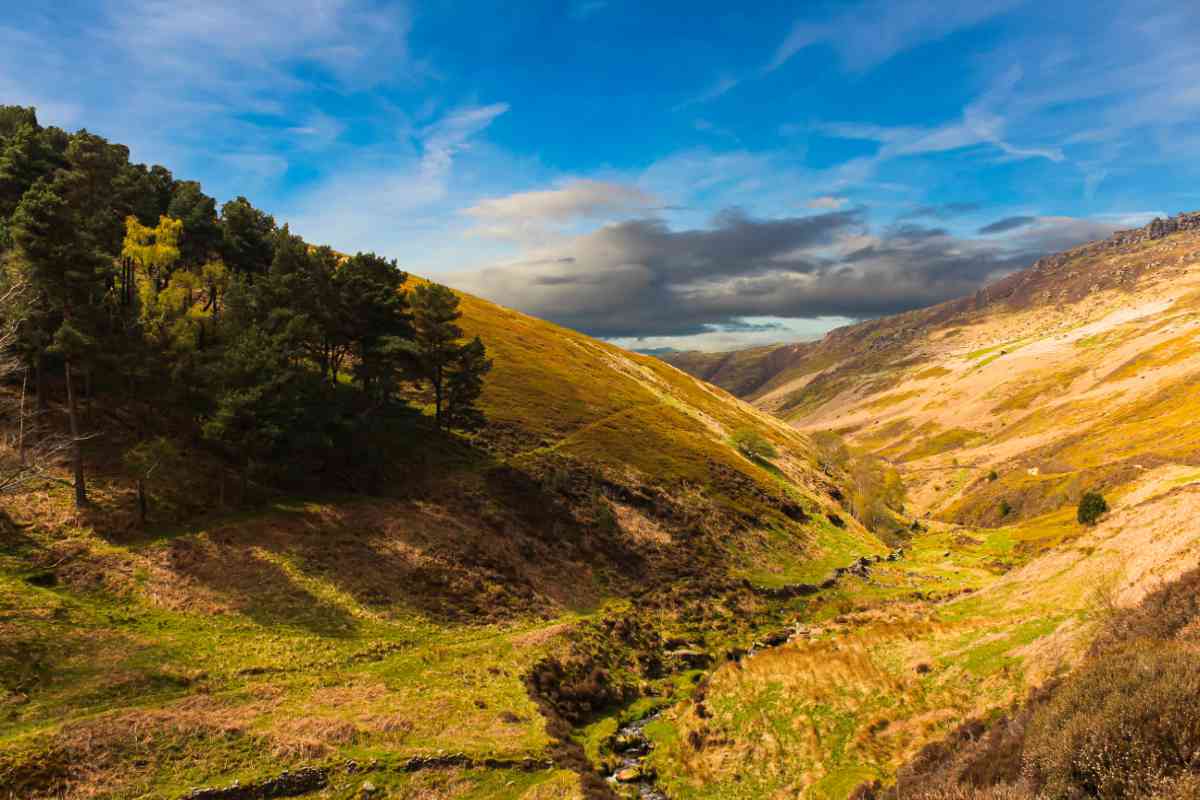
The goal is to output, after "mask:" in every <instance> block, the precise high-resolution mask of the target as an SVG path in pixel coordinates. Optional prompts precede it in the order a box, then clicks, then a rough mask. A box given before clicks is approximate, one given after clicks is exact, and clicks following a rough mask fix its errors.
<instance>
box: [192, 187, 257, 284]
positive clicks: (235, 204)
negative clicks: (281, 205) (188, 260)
mask: <svg viewBox="0 0 1200 800" xmlns="http://www.w3.org/2000/svg"><path fill="white" fill-rule="evenodd" d="M185 225H186V223H185ZM221 255H222V257H223V258H224V259H225V265H226V266H227V267H229V269H230V270H232V271H233V272H235V273H243V274H254V273H261V272H266V271H267V269H268V268H269V267H270V266H271V262H272V261H273V260H274V258H275V219H274V218H273V217H271V215H269V214H266V213H264V212H262V211H259V210H258V209H257V208H255V207H254V206H252V205H250V201H249V200H247V199H246V198H244V197H238V198H237V199H236V200H230V201H229V202H228V203H226V204H225V205H223V206H221Z"/></svg>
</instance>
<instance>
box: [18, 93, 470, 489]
mask: <svg viewBox="0 0 1200 800" xmlns="http://www.w3.org/2000/svg"><path fill="white" fill-rule="evenodd" d="M163 216H170V217H172V218H173V219H176V220H178V221H179V223H181V226H180V229H179V234H178V235H179V240H178V249H179V252H178V255H177V256H174V255H172V256H170V258H169V259H168V260H166V261H164V262H163V266H162V267H161V268H159V267H152V266H148V264H149V262H148V261H147V260H146V258H142V257H140V256H133V255H129V253H137V252H139V251H138V250H137V248H138V247H149V246H153V245H157V244H160V243H158V242H156V241H155V242H151V241H150V240H145V241H143V238H144V237H146V236H147V234H145V233H144V232H142V233H137V234H136V237H143V238H134V239H133V240H131V241H133V244H132V245H131V247H130V248H128V249H127V248H125V246H124V244H125V242H124V240H125V235H126V231H127V227H129V226H132V229H135V230H136V227H137V226H136V225H133V223H129V226H127V224H126V221H127V220H135V221H136V222H137V223H139V224H140V225H143V226H146V227H151V228H153V227H157V226H158V224H159V220H160V217H163ZM169 229H170V227H169V226H168V227H166V228H164V229H163V230H169ZM152 235H153V236H157V235H159V234H152ZM164 235H165V234H164ZM0 257H2V258H3V263H4V266H5V269H4V270H3V271H2V273H0V281H2V282H3V286H4V288H5V289H9V288H13V287H16V288H19V289H20V291H11V292H7V293H6V295H5V297H6V302H5V305H4V307H3V308H0V322H3V323H5V324H9V325H12V326H14V328H15V329H16V331H17V341H16V344H15V346H14V347H13V348H12V354H13V355H16V356H18V357H19V358H20V359H22V360H23V361H24V362H25V365H26V366H28V367H29V368H30V372H31V374H32V375H33V377H34V384H35V387H36V388H35V393H36V396H37V401H38V406H39V407H40V408H43V409H45V408H49V404H50V403H51V402H53V401H54V400H59V401H62V400H65V401H66V406H67V410H68V412H69V417H70V421H71V426H72V436H73V441H74V442H75V445H76V446H75V447H74V448H73V451H72V455H73V461H74V466H75V470H76V488H77V493H78V494H77V496H78V500H79V502H80V503H83V502H84V501H85V500H86V497H85V495H84V481H83V455H82V448H81V447H80V446H79V443H80V442H81V441H83V440H84V439H86V438H88V437H87V436H86V434H87V433H88V432H87V431H80V429H79V426H80V424H81V415H79V414H77V413H76V405H77V404H76V399H77V396H78V395H79V394H80V392H81V390H82V388H83V386H84V385H86V386H88V387H89V393H91V392H99V393H102V394H103V393H109V394H112V395H114V397H113V399H114V400H115V401H116V402H117V403H120V402H123V401H130V402H136V403H137V404H139V409H143V413H142V414H141V418H140V419H139V429H140V432H141V433H142V434H143V435H145V436H146V437H147V441H154V442H158V443H164V442H165V443H168V444H169V443H170V442H171V441H181V440H190V441H193V442H195V441H200V442H204V443H206V444H207V445H208V446H209V447H210V449H211V450H213V451H215V453H217V454H219V455H220V456H222V457H223V458H224V459H225V460H226V461H227V462H228V463H229V464H230V465H232V466H233V467H235V468H236V470H237V472H238V473H239V475H240V477H241V478H242V481H243V485H244V486H247V485H248V484H249V483H250V482H251V481H253V482H254V483H256V484H260V483H267V484H269V485H273V486H284V485H287V486H293V485H304V486H313V487H323V488H325V487H331V486H335V485H337V482H338V481H340V482H341V484H342V488H348V487H349V486H367V487H368V488H369V487H371V486H375V485H376V484H378V483H379V482H380V480H381V477H380V476H381V474H382V468H383V467H384V466H386V463H387V459H388V458H392V459H394V458H396V457H397V456H398V455H400V456H402V455H403V452H404V450H403V448H398V447H397V446H396V444H397V441H395V440H393V441H389V439H388V437H394V436H397V435H401V436H403V437H407V438H408V439H412V440H426V441H427V439H425V437H423V436H415V437H414V436H412V435H411V434H412V429H413V426H414V425H421V424H422V423H420V422H419V420H420V415H419V414H415V413H413V412H411V411H410V412H407V413H406V412H405V410H404V409H403V408H402V406H401V404H400V403H399V402H398V399H397V398H398V395H399V394H400V390H401V387H402V384H403V383H404V382H405V381H406V380H410V379H412V378H431V376H434V375H436V390H437V395H438V403H437V411H438V413H437V421H438V424H440V425H442V426H444V427H449V426H451V425H453V426H458V427H468V426H470V425H472V424H475V423H477V422H479V420H480V415H479V413H478V410H477V408H476V402H477V400H478V398H479V396H480V392H481V390H482V385H483V378H484V376H485V375H486V374H487V372H488V370H489V369H490V368H491V362H490V361H488V359H487V355H486V351H485V348H484V345H483V343H482V342H481V341H479V340H478V339H475V340H474V341H472V342H470V343H467V344H465V345H464V344H463V343H462V342H461V341H460V340H461V338H462V331H461V329H459V327H458V326H457V324H456V321H457V319H458V318H459V316H460V313H459V311H458V298H457V296H455V295H454V293H453V292H451V291H450V290H449V289H446V288H445V287H442V286H436V285H433V286H422V287H420V288H418V290H417V291H416V292H415V293H414V294H415V295H416V296H417V297H418V299H419V303H418V305H419V313H418V314H417V316H418V317H419V324H415V323H414V318H413V315H412V314H410V309H409V300H408V295H406V293H405V292H404V288H405V283H406V281H407V279H408V276H407V275H406V274H405V273H404V272H403V271H401V270H400V269H399V268H398V267H397V265H396V262H395V261H389V260H387V259H384V258H381V257H379V256H377V255H375V254H372V253H359V254H358V255H355V256H353V257H350V258H346V257H344V256H341V255H339V254H337V253H335V252H333V251H332V250H331V249H329V248H328V247H313V246H311V245H309V244H308V243H306V242H304V241H303V240H302V239H300V237H298V236H294V235H292V233H291V232H290V231H289V230H288V228H287V226H284V227H283V228H282V229H278V228H276V226H275V221H274V219H273V218H272V217H271V216H270V215H268V214H266V213H264V212H262V211H260V210H259V209H256V208H255V207H254V206H252V205H251V204H250V203H249V201H247V200H246V199H245V198H244V197H239V198H237V199H236V200H233V201H230V202H228V203H226V204H225V205H224V206H223V207H222V208H221V214H220V216H219V217H218V215H217V213H216V203H215V202H214V200H213V199H212V198H211V197H209V196H207V195H206V194H204V192H203V191H202V190H201V187H200V185H199V184H198V183H195V182H194V181H176V180H175V178H174V176H173V175H172V174H171V173H170V171H169V170H167V169H165V168H163V167H160V166H153V167H146V166H144V165H140V164H131V163H130V162H129V151H128V149H127V148H125V147H124V146H121V145H116V144H111V143H109V142H107V141H106V140H105V139H103V138H102V137H99V136H96V135H94V134H92V133H89V132H87V131H79V132H78V133H75V134H72V135H70V136H68V135H67V134H65V133H63V132H62V131H59V130H58V129H55V128H41V127H40V126H39V125H38V124H37V119H36V115H35V114H34V113H33V110H32V109H23V108H18V107H0ZM59 371H60V372H59ZM52 372H58V374H59V375H61V377H62V378H64V379H65V381H64V382H63V383H58V382H53V383H52V382H51V381H50V380H48V377H49V376H50V373H52ZM72 376H73V377H72ZM64 384H65V389H66V391H65V392H63V394H65V395H66V397H62V396H58V397H56V398H51V396H50V395H51V394H52V389H53V390H54V391H55V392H62V387H63V386H64ZM88 399H89V405H95V403H94V401H95V400H100V402H104V401H105V400H107V399H108V398H106V397H93V396H89V398H88ZM436 441H441V442H444V441H446V439H445V438H444V437H442V438H438V439H437V440H436ZM160 449H161V448H160ZM131 452H137V453H141V452H142V450H140V449H138V445H136V444H135V445H134V448H133V450H132V451H131ZM155 452H158V450H156V451H155ZM160 460H161V459H160ZM142 461H145V459H142ZM139 463H141V461H139ZM360 467H362V469H360ZM143 473H147V474H148V470H141V472H139V474H140V475H141V479H140V482H141V484H142V486H141V488H142V489H145V485H146V482H147V474H143ZM329 475H335V476H336V477H335V478H334V480H333V482H331V480H330V479H329V477H328V476H329ZM145 496H146V495H145V494H143V497H145ZM143 508H144V507H143Z"/></svg>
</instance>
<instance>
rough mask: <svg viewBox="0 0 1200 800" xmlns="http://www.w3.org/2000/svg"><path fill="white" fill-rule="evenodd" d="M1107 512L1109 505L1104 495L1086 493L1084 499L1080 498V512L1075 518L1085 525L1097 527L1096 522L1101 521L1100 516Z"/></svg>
mask: <svg viewBox="0 0 1200 800" xmlns="http://www.w3.org/2000/svg"><path fill="white" fill-rule="evenodd" d="M1105 511H1108V503H1107V502H1105V500H1104V496H1103V495H1101V494H1100V493H1099V492H1084V493H1083V497H1081V498H1079V511H1078V513H1077V514H1076V515H1075V516H1076V517H1077V518H1078V520H1079V522H1080V523H1081V524H1083V525H1095V524H1096V520H1098V519H1100V515H1102V514H1103V513H1104V512H1105Z"/></svg>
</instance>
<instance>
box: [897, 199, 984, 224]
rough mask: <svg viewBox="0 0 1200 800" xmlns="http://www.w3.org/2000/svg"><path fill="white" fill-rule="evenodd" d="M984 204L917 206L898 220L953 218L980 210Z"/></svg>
mask: <svg viewBox="0 0 1200 800" xmlns="http://www.w3.org/2000/svg"><path fill="white" fill-rule="evenodd" d="M981 208H983V206H981V205H979V203H942V204H941V205H935V206H917V207H916V208H914V209H913V210H912V211H908V212H906V213H904V214H901V215H900V216H899V217H897V218H896V219H897V220H898V221H905V220H913V219H953V218H954V217H961V216H962V215H963V214H970V213H971V212H973V211H979V210H980V209H981Z"/></svg>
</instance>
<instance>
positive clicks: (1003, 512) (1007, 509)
mask: <svg viewBox="0 0 1200 800" xmlns="http://www.w3.org/2000/svg"><path fill="white" fill-rule="evenodd" d="M1011 513H1012V506H1010V505H1009V504H1008V501H1007V500H1001V501H1000V516H1002V517H1007V516H1008V515H1009V514H1011Z"/></svg>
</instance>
